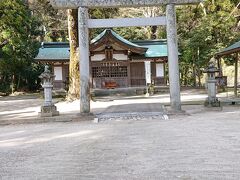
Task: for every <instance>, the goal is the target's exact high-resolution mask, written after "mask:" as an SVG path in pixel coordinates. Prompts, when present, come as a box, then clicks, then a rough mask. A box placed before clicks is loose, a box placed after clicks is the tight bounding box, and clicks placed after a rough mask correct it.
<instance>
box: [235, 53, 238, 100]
mask: <svg viewBox="0 0 240 180" xmlns="http://www.w3.org/2000/svg"><path fill="white" fill-rule="evenodd" d="M237 86H238V53H236V60H235V77H234V96H235V97H237V95H238V91H237V90H238V88H237Z"/></svg>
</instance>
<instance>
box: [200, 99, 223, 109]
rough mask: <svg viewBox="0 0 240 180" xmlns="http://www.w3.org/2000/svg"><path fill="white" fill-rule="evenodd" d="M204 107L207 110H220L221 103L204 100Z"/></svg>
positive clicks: (216, 100)
mask: <svg viewBox="0 0 240 180" xmlns="http://www.w3.org/2000/svg"><path fill="white" fill-rule="evenodd" d="M204 106H205V107H207V108H220V109H221V103H220V101H219V100H218V99H217V98H214V99H209V98H206V100H205V102H204Z"/></svg>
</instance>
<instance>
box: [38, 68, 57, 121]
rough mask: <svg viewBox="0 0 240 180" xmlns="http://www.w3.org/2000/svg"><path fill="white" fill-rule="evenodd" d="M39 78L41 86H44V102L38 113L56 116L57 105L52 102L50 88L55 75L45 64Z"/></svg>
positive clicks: (43, 115) (42, 115) (45, 115)
mask: <svg viewBox="0 0 240 180" xmlns="http://www.w3.org/2000/svg"><path fill="white" fill-rule="evenodd" d="M39 78H40V79H41V81H42V87H43V88H44V103H43V105H42V107H41V113H39V115H40V116H41V117H52V116H58V115H59V112H58V111H57V107H56V106H55V105H54V104H53V102H52V88H53V79H54V78H55V75H53V74H52V73H51V72H50V70H49V66H45V70H44V72H43V73H42V74H41V75H40V76H39Z"/></svg>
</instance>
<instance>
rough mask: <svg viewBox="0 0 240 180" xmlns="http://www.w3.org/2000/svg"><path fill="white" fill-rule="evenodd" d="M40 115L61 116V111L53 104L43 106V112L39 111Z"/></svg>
mask: <svg viewBox="0 0 240 180" xmlns="http://www.w3.org/2000/svg"><path fill="white" fill-rule="evenodd" d="M39 116H40V117H52V116H59V111H57V107H56V106H55V105H51V106H42V107H41V112H40V113H39Z"/></svg>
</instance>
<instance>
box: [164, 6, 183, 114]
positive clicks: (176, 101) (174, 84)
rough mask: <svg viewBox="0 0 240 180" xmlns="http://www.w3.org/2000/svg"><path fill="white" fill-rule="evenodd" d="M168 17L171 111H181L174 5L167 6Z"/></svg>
mask: <svg viewBox="0 0 240 180" xmlns="http://www.w3.org/2000/svg"><path fill="white" fill-rule="evenodd" d="M166 17H167V43H168V65H169V66H168V69H169V85H170V101H171V109H172V110H173V111H181V99H180V79H179V64H178V44H177V27H176V10H175V5H174V4H168V5H167V9H166Z"/></svg>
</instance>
